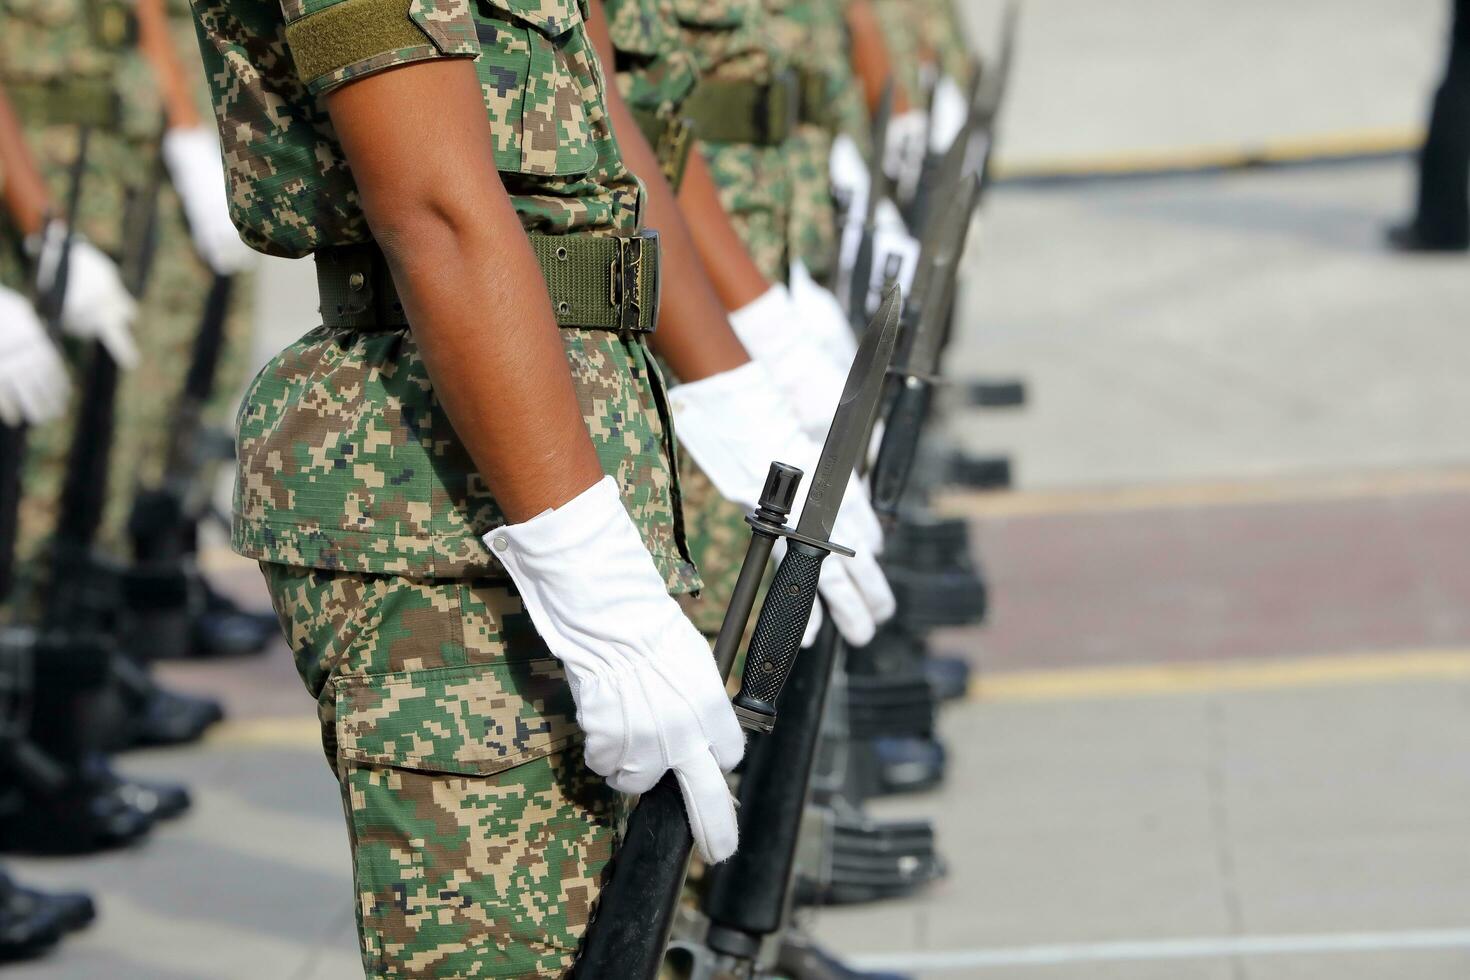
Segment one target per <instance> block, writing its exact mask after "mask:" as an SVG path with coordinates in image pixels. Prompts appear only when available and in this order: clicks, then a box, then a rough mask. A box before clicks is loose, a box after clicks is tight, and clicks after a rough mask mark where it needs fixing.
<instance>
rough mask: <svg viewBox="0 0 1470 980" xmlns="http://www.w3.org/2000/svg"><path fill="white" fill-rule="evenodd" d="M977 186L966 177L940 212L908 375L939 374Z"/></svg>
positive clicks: (970, 175) (973, 178) (975, 176)
mask: <svg viewBox="0 0 1470 980" xmlns="http://www.w3.org/2000/svg"><path fill="white" fill-rule="evenodd" d="M979 186H980V175H979V174H978V173H974V172H970V173H967V174H966V176H965V178H964V181H963V182H962V183H961V184H960V189H959V193H958V194H957V195H956V196H955V200H954V206H953V207H948V208H946V209H945V210H944V211H943V212H941V213H942V214H943V215H944V221H943V227H942V230H941V231H939V233H938V234H936V235H935V236H934V238H933V239H932V241H933V243H934V248H935V254H934V259H933V261H932V262H931V263H930V264H929V281H928V282H927V283H926V290H927V292H926V293H925V295H924V296H923V297H920V301H921V303H922V306H921V307H920V311H919V320H918V324H917V325H916V326H915V327H914V335H913V337H912V338H911V339H910V342H909V347H908V357H907V358H906V359H905V363H904V371H905V373H907V374H911V375H920V376H925V377H932V376H933V375H934V374H935V373H937V372H938V370H939V357H940V353H941V350H942V348H943V345H944V326H945V318H946V316H947V314H948V306H949V300H948V297H949V296H950V295H952V293H953V289H954V281H955V278H956V276H957V275H958V268H957V267H958V264H959V261H960V256H961V254H962V253H963V252H964V248H965V238H966V237H967V236H968V233H969V230H970V204H971V202H972V201H974V199H975V195H976V194H978V193H979Z"/></svg>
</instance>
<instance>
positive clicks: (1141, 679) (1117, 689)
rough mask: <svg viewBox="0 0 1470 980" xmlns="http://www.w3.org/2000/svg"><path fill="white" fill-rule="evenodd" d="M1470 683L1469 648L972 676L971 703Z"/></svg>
mask: <svg viewBox="0 0 1470 980" xmlns="http://www.w3.org/2000/svg"><path fill="white" fill-rule="evenodd" d="M1464 678H1470V650H1462V649H1443V650H1436V649H1428V650H1398V651H1391V652H1381V653H1357V654H1340V655H1334V656H1324V657H1303V658H1296V659H1289V660H1257V661H1248V662H1234V663H1187V664H1142V665H1136V666H1120V667H1089V668H1078V669H1071V670H1038V671H1017V672H1014V673H1003V674H990V675H980V676H977V677H976V678H975V679H974V680H973V681H972V682H971V684H970V699H971V700H972V701H992V702H999V701H1084V700H1092V699H1100V698H1131V697H1150V696H1158V695H1167V694H1198V693H1210V692H1216V691H1256V690H1270V689H1279V688H1300V687H1325V686H1329V685H1343V684H1375V683H1380V682H1384V681H1412V680H1431V679H1464Z"/></svg>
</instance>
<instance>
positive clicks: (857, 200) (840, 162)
mask: <svg viewBox="0 0 1470 980" xmlns="http://www.w3.org/2000/svg"><path fill="white" fill-rule="evenodd" d="M827 174H828V176H829V177H830V178H831V180H832V192H833V196H834V197H836V198H838V199H839V200H843V201H846V202H847V211H846V214H845V216H844V218H843V221H844V223H846V224H854V223H856V224H862V221H863V217H864V216H865V215H866V214H867V213H868V192H869V190H870V189H871V188H872V183H873V181H872V179H871V177H870V176H869V174H868V162H867V161H866V160H864V159H863V151H862V150H860V149H858V145H857V142H856V141H855V140H853V138H852V137H851V136H848V135H847V134H846V133H839V134H838V135H837V137H836V138H835V139H833V140H832V155H831V157H829V158H828V160H827Z"/></svg>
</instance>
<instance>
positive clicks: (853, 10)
mask: <svg viewBox="0 0 1470 980" xmlns="http://www.w3.org/2000/svg"><path fill="white" fill-rule="evenodd" d="M846 17H847V30H848V34H849V35H850V36H851V38H852V70H853V72H854V73H855V74H856V75H857V77H858V81H859V82H861V83H862V86H863V98H864V99H865V100H866V101H867V103H868V111H869V112H876V111H877V110H878V103H879V101H881V99H882V97H883V87H884V86H885V85H887V84H888V83H889V81H892V82H893V85H894V88H893V112H894V114H895V115H897V114H899V113H902V112H908V111H909V109H910V108H912V103H911V101H910V96H909V93H908V92H905V91H904V90H903V87H902V86H901V85H899V84H898V80H897V79H896V78H894V74H893V60H892V58H891V57H889V54H888V42H887V41H886V40H884V37H883V25H882V23H881V22H880V21H879V20H878V13H877V11H875V10H874V9H873V6H872V4H871V3H869V2H868V0H853V2H851V3H849V4H848V5H847V10H846Z"/></svg>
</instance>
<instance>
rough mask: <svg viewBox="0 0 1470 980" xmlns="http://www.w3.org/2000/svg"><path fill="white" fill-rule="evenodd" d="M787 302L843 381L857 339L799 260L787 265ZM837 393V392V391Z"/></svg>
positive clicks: (839, 309)
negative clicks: (789, 295) (788, 296)
mask: <svg viewBox="0 0 1470 980" xmlns="http://www.w3.org/2000/svg"><path fill="white" fill-rule="evenodd" d="M788 289H789V291H790V293H791V302H792V304H793V305H794V306H795V308H796V314H797V316H798V317H800V321H799V322H801V323H803V324H805V325H806V330H807V333H808V334H810V336H811V338H812V340H813V341H814V342H815V343H816V345H817V346H818V347H820V348H821V349H822V352H823V353H824V354H826V355H827V357H828V358H829V359H830V360H831V361H832V363H833V364H835V365H836V366H837V369H838V370H839V371H841V372H842V376H843V377H844V378H845V377H847V372H848V371H850V370H851V369H852V361H853V358H855V357H857V349H858V343H857V335H856V334H854V333H853V332H852V324H851V323H849V322H848V319H847V314H846V313H844V312H842V302H841V301H840V300H839V299H838V298H837V297H836V296H833V295H832V291H831V290H829V289H828V288H827V287H826V286H823V285H822V284H821V283H819V282H817V281H816V280H815V279H813V278H812V274H811V273H810V272H808V271H807V267H806V264H805V263H804V262H802V261H801V260H800V259H797V260H796V261H795V262H793V263H791V275H790V285H789V287H788ZM838 391H839V392H840V391H841V388H839V389H838Z"/></svg>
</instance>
